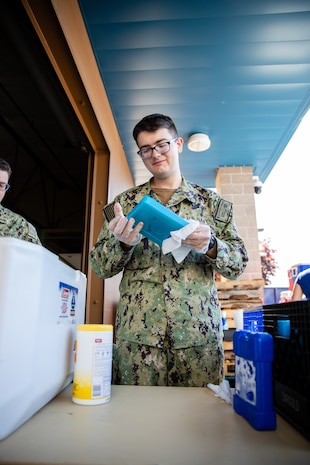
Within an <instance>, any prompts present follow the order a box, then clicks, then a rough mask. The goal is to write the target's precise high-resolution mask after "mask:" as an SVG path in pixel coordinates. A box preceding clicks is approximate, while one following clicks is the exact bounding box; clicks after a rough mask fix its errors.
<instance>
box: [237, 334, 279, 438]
mask: <svg viewBox="0 0 310 465" xmlns="http://www.w3.org/2000/svg"><path fill="white" fill-rule="evenodd" d="M233 348H234V353H235V394H234V399H233V405H234V410H235V411H236V412H237V413H238V414H239V415H242V416H243V417H244V418H245V419H246V420H247V421H248V422H249V423H250V424H251V426H253V428H255V429H257V430H274V429H276V413H275V410H274V408H273V386H272V361H273V357H274V350H273V337H272V335H271V334H269V333H265V332H251V331H235V332H234V336H233Z"/></svg>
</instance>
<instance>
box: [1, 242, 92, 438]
mask: <svg viewBox="0 0 310 465" xmlns="http://www.w3.org/2000/svg"><path fill="white" fill-rule="evenodd" d="M0 263H1V266H0V440H1V439H4V438H5V437H6V436H8V435H9V434H11V433H12V432H13V431H14V430H16V429H17V428H18V427H19V426H20V425H22V424H23V423H24V422H25V421H26V420H28V419H29V418H30V417H31V416H32V415H33V414H34V413H36V412H37V411H38V410H39V409H40V408H41V407H43V406H44V405H45V404H46V403H47V402H49V401H50V400H51V399H52V398H53V397H55V396H56V395H57V394H58V393H59V392H60V391H62V390H63V389H64V388H65V387H66V386H67V385H68V384H69V383H70V382H71V381H72V379H73V371H74V361H73V348H74V340H75V336H76V326H77V324H83V323H84V317H85V296H86V277H85V275H84V274H83V273H81V272H80V271H78V270H74V269H73V268H71V267H70V266H68V265H66V264H65V263H63V262H61V260H60V259H59V257H58V256H57V255H55V254H53V253H52V252H50V251H48V250H47V249H45V248H44V247H42V246H39V245H36V244H32V243H30V242H26V241H22V240H19V239H15V238H6V237H1V238H0Z"/></svg>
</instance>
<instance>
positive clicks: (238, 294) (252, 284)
mask: <svg viewBox="0 0 310 465" xmlns="http://www.w3.org/2000/svg"><path fill="white" fill-rule="evenodd" d="M264 285H265V283H264V280H263V279H254V280H251V281H242V280H238V281H228V280H225V281H224V280H223V281H216V286H217V290H218V296H219V300H220V304H221V310H222V315H224V316H225V317H226V322H227V325H228V331H224V340H223V346H224V357H225V360H224V369H225V376H226V377H230V376H234V374H235V357H234V352H233V341H232V335H233V331H234V330H235V329H236V324H235V319H234V312H236V311H238V310H239V311H242V310H243V309H246V308H250V307H256V306H259V305H262V304H263V300H262V295H263V287H264Z"/></svg>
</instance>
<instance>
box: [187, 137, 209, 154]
mask: <svg viewBox="0 0 310 465" xmlns="http://www.w3.org/2000/svg"><path fill="white" fill-rule="evenodd" d="M210 146H211V141H210V138H209V136H208V135H207V134H203V133H201V132H197V133H196V134H192V135H191V136H190V137H189V138H188V141H187V147H188V149H189V150H191V151H192V152H203V151H204V150H208V149H209V148H210Z"/></svg>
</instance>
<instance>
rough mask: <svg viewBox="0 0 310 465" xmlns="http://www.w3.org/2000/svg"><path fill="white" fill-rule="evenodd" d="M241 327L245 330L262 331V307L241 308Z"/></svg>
mask: <svg viewBox="0 0 310 465" xmlns="http://www.w3.org/2000/svg"><path fill="white" fill-rule="evenodd" d="M243 329H244V330H245V331H253V332H256V331H260V332H263V331H264V319H263V307H262V306H260V307H253V308H249V309H244V310H243Z"/></svg>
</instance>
